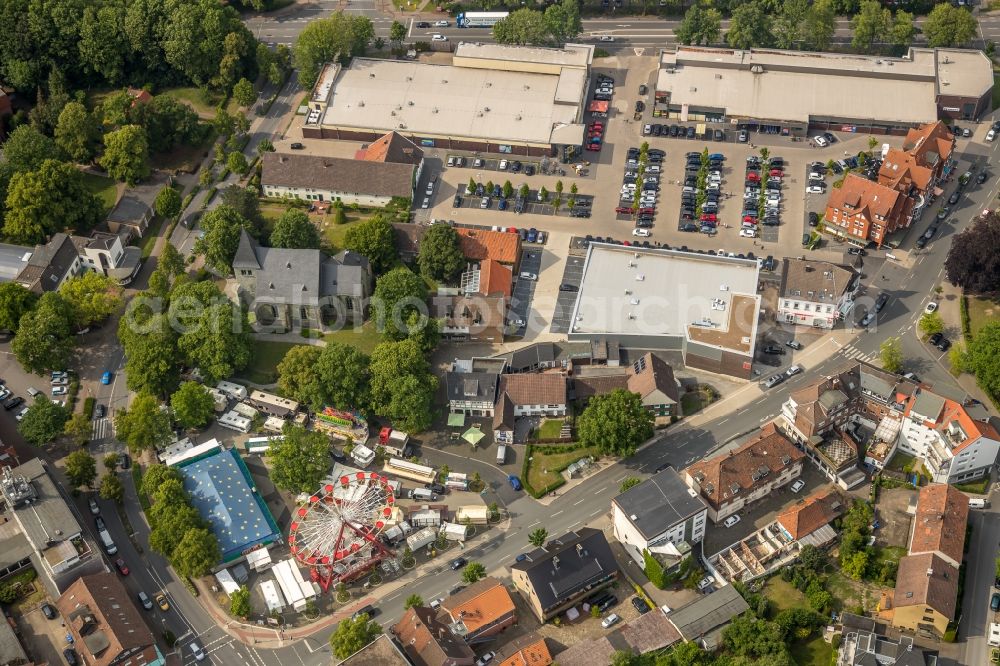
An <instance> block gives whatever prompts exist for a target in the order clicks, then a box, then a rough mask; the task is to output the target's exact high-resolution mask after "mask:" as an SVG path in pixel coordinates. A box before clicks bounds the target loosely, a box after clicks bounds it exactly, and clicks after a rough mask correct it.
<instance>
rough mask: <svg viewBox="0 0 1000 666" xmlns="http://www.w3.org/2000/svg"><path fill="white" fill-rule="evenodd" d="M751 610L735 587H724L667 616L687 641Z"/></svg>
mask: <svg viewBox="0 0 1000 666" xmlns="http://www.w3.org/2000/svg"><path fill="white" fill-rule="evenodd" d="M749 609H750V606H749V605H748V604H747V602H746V600H744V599H743V597H741V596H740V593H739V592H737V591H736V588H735V587H733V586H732V585H723V586H722V587H720V588H719V589H717V590H716V591H715V592H712V593H711V594H706V595H704V596H702V597H700V598H699V599H696V600H695V601H692V602H691V603H689V604H687V605H686V606H681V607H680V608H678V609H677V610H675V611H673V612H672V613H670V614H669V615H667V618H668V619H669V620H670V621H671V622H673V623H674V626H675V627H677V631H679V632H681V636H683V637H684V638H685V639H686V640H694V639H696V638H698V637H699V636H702V635H704V634H707V633H709V632H710V631H712V630H713V629H716V628H718V627H721V626H722V625H724V624H726V623H727V622H729V621H730V620H732V619H733V618H734V617H736V616H737V615H739V614H740V613H745V612H746V611H748V610H749Z"/></svg>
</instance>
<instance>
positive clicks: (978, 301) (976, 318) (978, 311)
mask: <svg viewBox="0 0 1000 666" xmlns="http://www.w3.org/2000/svg"><path fill="white" fill-rule="evenodd" d="M968 301H969V328H970V329H971V331H972V337H976V333H978V332H979V329H981V328H982V327H983V326H985V325H986V324H988V323H990V322H995V321H997V320H998V319H1000V301H998V300H997V299H995V298H987V297H984V296H968Z"/></svg>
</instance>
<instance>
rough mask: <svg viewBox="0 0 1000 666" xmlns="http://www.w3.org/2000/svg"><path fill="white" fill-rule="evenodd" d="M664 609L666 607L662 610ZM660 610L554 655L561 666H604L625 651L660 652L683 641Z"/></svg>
mask: <svg viewBox="0 0 1000 666" xmlns="http://www.w3.org/2000/svg"><path fill="white" fill-rule="evenodd" d="M663 608H665V607H663ZM663 608H657V609H654V610H652V611H650V612H648V613H644V614H642V615H640V616H639V617H637V618H635V619H634V620H630V621H629V622H625V623H620V624H617V625H615V626H614V627H612V629H611V630H610V631H609V632H607V633H605V634H603V635H599V636H598V637H597V638H591V639H589V640H587V639H584V640H576V641H573V644H572V645H570V646H569V647H568V648H567V649H565V650H563V651H562V652H560V653H559V654H558V655H557V656H558V658H559V661H558V663H560V664H573V665H579V666H598V665H600V666H605V665H606V664H611V663H613V661H614V660H613V658H614V654H615V653H616V652H618V651H619V650H626V651H628V652H631V653H632V654H637V655H638V654H651V653H657V652H662V651H664V650H666V649H667V648H668V647H670V646H672V645H675V644H676V643H680V642H681V641H683V639H682V638H681V635H680V633H678V631H677V629H675V628H674V625H673V624H672V623H671V622H670V620H669V619H667V616H666V614H665V613H664V612H663Z"/></svg>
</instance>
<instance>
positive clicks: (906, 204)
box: [826, 173, 913, 244]
mask: <svg viewBox="0 0 1000 666" xmlns="http://www.w3.org/2000/svg"><path fill="white" fill-rule="evenodd" d="M912 212H913V200H912V199H910V198H909V197H907V196H904V195H903V194H902V193H900V192H897V191H896V190H894V189H892V188H890V187H886V186H885V185H880V184H878V183H874V182H872V181H870V180H868V179H867V178H862V177H861V176H858V175H856V174H853V173H849V174H847V177H846V178H844V182H843V185H841V187H834V188H833V189H832V191H831V192H830V198H829V200H828V201H827V203H826V219H827V220H829V221H830V224H831V227H832V228H831V231H834V230H836V229H840V230H842V231H843V232H844V233H845V234H847V236H849V237H851V238H855V239H858V240H873V241H875V242H877V243H879V244H881V243H882V242H884V240H885V237H886V235H887V234H888V233H889V232H891V231H894V230H896V229H898V228H900V227H905V226H906V225H907V224H909V218H910V215H911V214H912ZM842 223H844V224H842ZM873 227H875V228H873Z"/></svg>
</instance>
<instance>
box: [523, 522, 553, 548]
mask: <svg viewBox="0 0 1000 666" xmlns="http://www.w3.org/2000/svg"><path fill="white" fill-rule="evenodd" d="M548 538H549V531H548V530H547V529H545V528H544V527H539V528H537V529H534V530H532V531H531V533H530V534H529V535H528V543H530V544H531V545H532V546H534V547H535V548H541V547H542V546H544V545H545V541H546V540H547V539H548Z"/></svg>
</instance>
